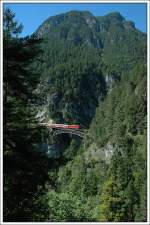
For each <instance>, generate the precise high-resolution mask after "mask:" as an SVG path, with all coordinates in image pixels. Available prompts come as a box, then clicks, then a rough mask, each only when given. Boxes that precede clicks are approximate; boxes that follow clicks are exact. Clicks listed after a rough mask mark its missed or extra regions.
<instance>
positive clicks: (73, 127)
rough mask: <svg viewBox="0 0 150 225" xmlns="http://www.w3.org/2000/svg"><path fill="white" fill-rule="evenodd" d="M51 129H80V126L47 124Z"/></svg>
mask: <svg viewBox="0 0 150 225" xmlns="http://www.w3.org/2000/svg"><path fill="white" fill-rule="evenodd" d="M46 126H47V127H50V128H64V129H80V126H79V125H67V124H46Z"/></svg>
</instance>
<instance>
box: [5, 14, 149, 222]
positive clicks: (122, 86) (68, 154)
mask: <svg viewBox="0 0 150 225" xmlns="http://www.w3.org/2000/svg"><path fill="white" fill-rule="evenodd" d="M7 13H8V15H9V16H6V17H5V20H9V19H10V18H11V16H12V17H13V14H10V12H9V11H8V12H7ZM6 22H7V21H6ZM5 24H6V28H7V29H5V36H6V37H7V38H6V39H5V49H6V50H7V51H5V58H8V59H9V65H11V66H8V65H7V63H5V65H4V66H5V73H6V72H7V69H8V71H9V76H8V78H7V76H6V78H7V79H6V81H5V90H6V91H7V93H8V99H7V98H6V100H5V108H6V111H7V119H6V122H7V123H6V125H8V127H9V130H10V132H7V133H6V134H5V137H7V138H5V139H6V140H5V142H6V150H5V211H4V214H5V221H11V220H13V221H14V222H16V221H17V222H20V221H22V218H20V217H21V216H22V215H23V221H27V222H29V221H30V222H31V221H32V222H145V221H146V220H147V174H146V172H147V164H146V163H147V65H146V58H147V50H146V40H147V35H146V34H145V33H142V32H141V31H139V30H138V29H136V27H135V25H134V23H133V22H131V21H126V19H125V18H124V17H123V16H122V15H121V14H120V13H118V12H112V13H110V14H108V15H106V16H94V15H92V14H91V13H90V12H87V11H83V12H82V11H71V12H68V13H64V14H60V15H57V16H53V17H50V18H48V19H47V20H46V21H45V22H44V23H43V24H41V26H40V27H39V28H38V29H37V30H36V31H35V32H34V34H33V35H32V36H31V37H30V38H29V39H28V38H27V39H25V40H22V39H21V40H20V39H18V38H17V37H16V38H14V39H13V38H12V37H11V33H10V27H9V26H8V24H9V23H5ZM12 24H14V26H16V25H15V23H12ZM7 26H8V27H7ZM17 28H18V27H16V29H13V30H12V31H13V32H18V29H17ZM35 37H36V38H35ZM39 38H40V40H39ZM8 40H9V42H8ZM8 44H9V45H8ZM14 44H15V45H14ZM34 46H35V47H34ZM20 47H21V48H20ZM18 49H23V53H22V51H21V50H20V51H19V53H18ZM6 53H7V54H6ZM17 53H18V54H19V55H22V54H23V55H22V56H23V57H24V58H23V57H16V55H17V56H18V54H17ZM32 54H33V57H32ZM32 59H33V60H32ZM20 60H21V64H20ZM22 60H23V61H22ZM24 61H25V62H24ZM7 62H8V60H7ZM18 64H19V65H20V66H19V67H18V66H16V65H18ZM12 74H13V76H14V78H15V79H14V80H15V83H14V81H12ZM22 80H23V82H22ZM35 81H36V84H35ZM16 84H17V86H16ZM20 84H22V85H20ZM35 85H37V86H36V88H33V87H34V86H35ZM14 87H16V88H14ZM20 87H23V88H20ZM19 88H20V89H19ZM18 90H19V91H18ZM17 91H18V92H17ZM19 92H20V93H22V95H18V94H16V93H19ZM28 92H29V94H28ZM27 94H28V95H29V97H28V95H27ZM20 97H21V98H20ZM7 100H8V101H7ZM14 103H15V105H14ZM7 109H9V110H7ZM29 112H30V114H31V115H30V114H29ZM49 120H50V121H51V120H53V122H55V123H64V124H79V125H80V127H81V128H80V129H82V130H83V131H84V132H85V135H84V138H83V139H82V138H80V137H77V136H74V135H69V134H61V135H58V136H52V135H51V133H50V130H49V129H47V128H45V129H44V128H41V127H39V122H48V121H49ZM24 121H25V126H22V124H23V122H24ZM33 122H34V123H35V127H36V126H37V129H35V127H33ZM18 127H19V129H18ZM6 128H7V126H6ZM5 130H6V129H5ZM9 130H8V131H9ZM16 134H17V135H16ZM29 159H30V160H29ZM14 165H15V166H14ZM18 190H20V191H19V192H18ZM11 199H14V201H11ZM16 202H17V204H16ZM12 209H13V210H12Z"/></svg>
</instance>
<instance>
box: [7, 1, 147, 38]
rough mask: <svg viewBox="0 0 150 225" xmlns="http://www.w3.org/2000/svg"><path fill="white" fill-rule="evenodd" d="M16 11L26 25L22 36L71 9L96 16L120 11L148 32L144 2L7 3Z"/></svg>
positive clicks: (21, 21) (19, 19) (17, 18)
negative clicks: (49, 18)
mask: <svg viewBox="0 0 150 225" xmlns="http://www.w3.org/2000/svg"><path fill="white" fill-rule="evenodd" d="M4 7H9V8H11V9H12V10H13V12H15V14H16V20H17V21H18V22H19V23H22V24H23V26H24V29H23V32H22V35H21V36H26V35H30V34H32V33H33V32H34V31H35V30H36V29H37V28H38V26H39V25H41V24H42V22H44V20H46V19H47V18H48V17H50V16H53V15H57V14H60V13H64V12H68V11H70V10H88V11H90V12H91V13H92V14H93V15H95V16H103V15H106V14H108V13H110V12H116V11H117V12H120V13H121V15H123V16H124V17H125V18H126V19H127V20H131V21H133V22H135V26H136V28H138V29H139V30H141V31H143V32H146V26H147V25H146V20H147V9H146V4H144V3H120V4H119V3H98V4H94V3H83V4H82V3H75V4H73V3H72V4H71V3H70V4H69V3H61V4H60V3H55V4H52V3H48V4H47V3H45V4H44V3H32V4H31V3H24V4H23V3H9V4H7V3H5V4H4Z"/></svg>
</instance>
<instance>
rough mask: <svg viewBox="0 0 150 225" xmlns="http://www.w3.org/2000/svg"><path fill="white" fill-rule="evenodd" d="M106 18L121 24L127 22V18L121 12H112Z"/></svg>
mask: <svg viewBox="0 0 150 225" xmlns="http://www.w3.org/2000/svg"><path fill="white" fill-rule="evenodd" d="M105 17H107V18H109V19H116V20H118V21H120V22H122V21H125V18H124V17H123V16H122V15H121V14H120V13H119V12H111V13H109V14H107V15H106V16H105Z"/></svg>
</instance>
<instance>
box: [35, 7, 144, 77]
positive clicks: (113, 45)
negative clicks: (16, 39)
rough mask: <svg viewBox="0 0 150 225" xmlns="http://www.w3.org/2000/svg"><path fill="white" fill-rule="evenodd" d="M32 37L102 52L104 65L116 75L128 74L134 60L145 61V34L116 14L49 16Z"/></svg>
mask: <svg viewBox="0 0 150 225" xmlns="http://www.w3.org/2000/svg"><path fill="white" fill-rule="evenodd" d="M36 35H37V36H38V37H43V38H44V39H45V38H47V39H49V40H58V41H60V40H63V41H66V42H71V43H73V44H75V45H81V44H86V45H87V46H90V47H92V46H93V47H95V48H98V49H103V60H104V62H106V63H109V66H111V67H112V68H114V69H117V70H118V71H119V72H120V73H121V72H122V70H127V71H129V69H131V68H132V67H133V66H134V65H135V61H136V62H138V63H140V62H142V61H143V60H144V61H145V62H146V55H145V51H146V34H145V33H142V32H140V31H139V30H137V29H136V28H135V25H134V23H133V22H131V21H126V20H125V18H124V17H123V16H121V14H120V13H118V12H114V13H110V14H108V15H106V16H97V17H96V16H93V15H92V14H91V13H90V12H88V11H85V12H82V11H81V12H80V11H71V12H68V13H65V14H61V15H58V16H53V17H50V18H48V19H47V20H46V21H45V22H44V23H43V24H42V25H41V26H40V27H39V28H38V29H37V31H36ZM114 52H115V54H114Z"/></svg>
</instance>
